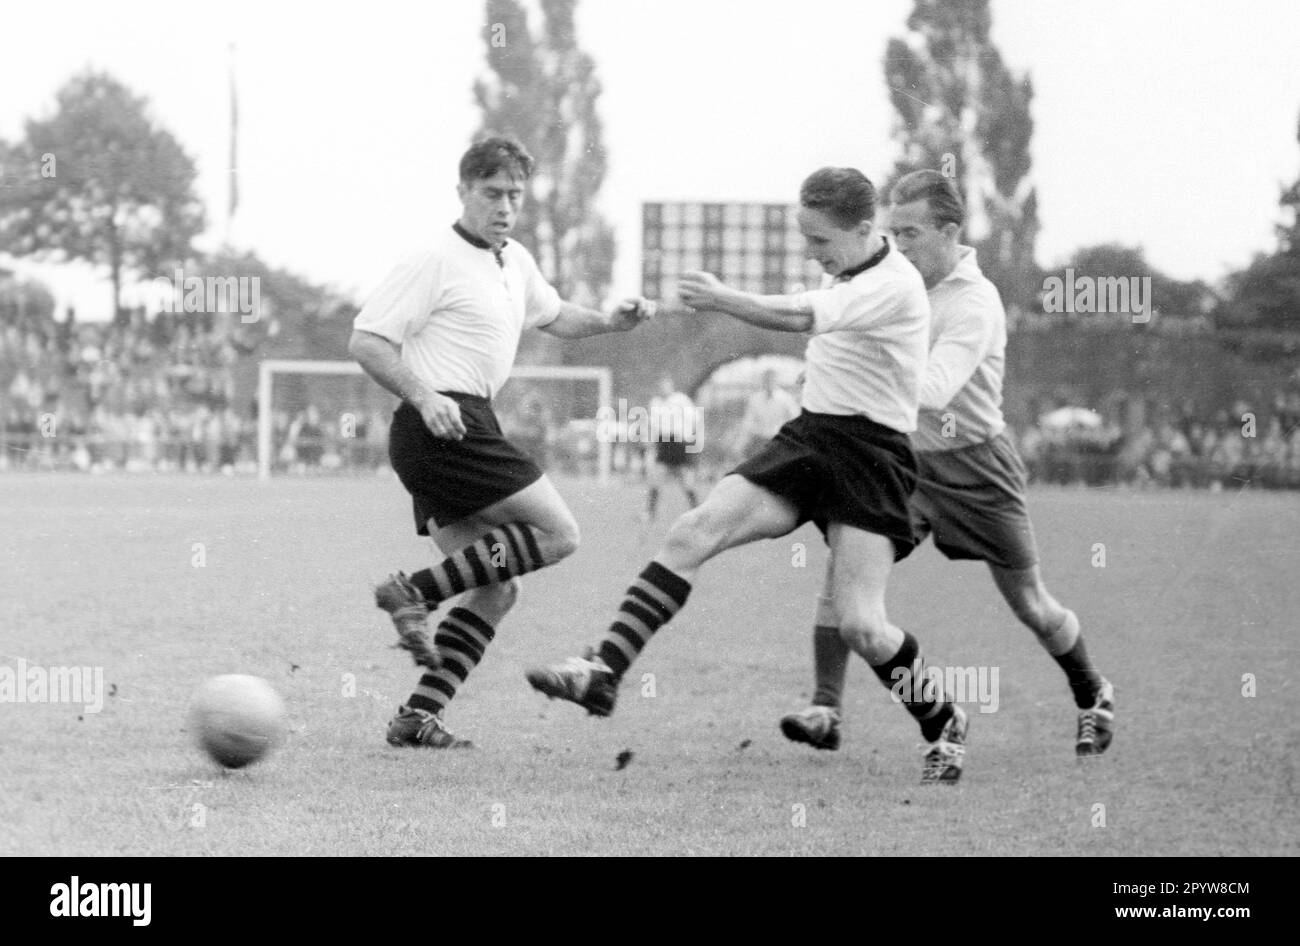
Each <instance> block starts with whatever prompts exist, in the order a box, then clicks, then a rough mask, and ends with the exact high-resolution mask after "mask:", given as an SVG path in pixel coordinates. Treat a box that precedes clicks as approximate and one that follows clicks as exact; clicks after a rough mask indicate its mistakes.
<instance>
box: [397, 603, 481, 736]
mask: <svg viewBox="0 0 1300 946" xmlns="http://www.w3.org/2000/svg"><path fill="white" fill-rule="evenodd" d="M495 635H496V629H495V628H493V627H492V625H491V624H489V623H488V622H487V621H485V620H483V619H482V618H481V617H479V616H478V615H477V614H475V613H474V612H473V611H470V610H469V609H468V608H452V609H451V610H450V611H448V612H447V616H446V617H444V618H443V619H442V622H441V623H440V624H439V625H438V631H437V633H436V634H435V635H434V638H433V644H434V646H435V647H436V648H437V649H438V656H440V657H441V658H442V666H441V667H439V668H438V669H437V670H432V671H427V672H425V674H424V676H422V677H420V682H419V683H417V684H416V685H415V692H414V693H412V694H411V698H410V699H409V700H407V705H408V706H410V707H411V708H412V709H422V710H428V711H429V712H431V713H441V712H442V710H443V708H444V707H445V706H446V705H447V704H448V703H450V702H451V699H452V697H454V696H455V695H456V688H457V687H459V686H460V685H461V684H462V683H464V682H465V678H466V677H468V676H469V672H470V671H471V670H473V669H474V668H475V667H477V666H478V662H479V661H480V660H482V659H483V652H484V651H485V650H487V646H488V644H490V643H492V638H493V637H494V636H495Z"/></svg>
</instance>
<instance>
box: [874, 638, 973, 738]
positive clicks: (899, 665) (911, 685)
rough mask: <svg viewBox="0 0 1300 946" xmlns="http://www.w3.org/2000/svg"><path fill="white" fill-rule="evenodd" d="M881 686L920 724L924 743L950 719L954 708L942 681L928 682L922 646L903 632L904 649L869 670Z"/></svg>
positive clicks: (937, 733) (937, 732)
mask: <svg viewBox="0 0 1300 946" xmlns="http://www.w3.org/2000/svg"><path fill="white" fill-rule="evenodd" d="M871 669H872V670H874V671H875V672H876V676H877V677H879V678H880V682H881V683H883V684H884V685H885V686H887V687H889V691H890V693H891V694H892V695H893V696H894V697H895V699H897V700H898V701H899V702H901V703H902V704H903V706H904V707H905V708H906V709H907V711H908V712H909V713H910V714H911V715H912V718H913V719H915V720H916V721H917V722H918V723H920V724H921V735H922V736H923V737H924V738H925V741H926V742H934V741H935V740H936V739H938V738H939V734H940V733H941V732H943V727H944V726H946V725H948V720H949V719H951V718H952V712H953V706H952V703H951V702H949V700H948V696H947V694H946V693H944V692H943V681H942V680H935V681H934V682H933V683H931V682H930V680H929V678H927V675H926V672H925V661H923V660H922V659H921V645H920V644H919V643H918V642H917V640H916V638H915V637H913V636H912V635H911V634H909V633H907V632H906V631H904V632H903V646H902V647H900V648H898V653H896V654H894V656H893V657H891V658H890V659H889V660H888V661H886V662H885V663H883V664H880V665H879V666H873V667H872V668H871Z"/></svg>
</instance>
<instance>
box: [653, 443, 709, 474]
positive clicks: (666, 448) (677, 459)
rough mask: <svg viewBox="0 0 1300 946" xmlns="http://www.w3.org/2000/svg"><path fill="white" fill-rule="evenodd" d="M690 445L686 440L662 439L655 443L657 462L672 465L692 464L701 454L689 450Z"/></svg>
mask: <svg viewBox="0 0 1300 946" xmlns="http://www.w3.org/2000/svg"><path fill="white" fill-rule="evenodd" d="M689 446H691V444H689V443H687V442H686V441H685V440H661V441H659V442H658V443H656V444H655V462H656V463H662V464H663V465H664V466H671V467H682V466H690V465H691V464H692V463H694V462H695V458H696V457H697V456H699V454H698V453H691V452H690V451H689V450H687V449H686V448H687V447H689Z"/></svg>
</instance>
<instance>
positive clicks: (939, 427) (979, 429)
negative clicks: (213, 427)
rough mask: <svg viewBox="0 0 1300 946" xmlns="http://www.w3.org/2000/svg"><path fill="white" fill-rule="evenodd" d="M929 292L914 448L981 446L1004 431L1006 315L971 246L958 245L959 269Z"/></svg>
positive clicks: (951, 448)
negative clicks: (927, 340)
mask: <svg viewBox="0 0 1300 946" xmlns="http://www.w3.org/2000/svg"><path fill="white" fill-rule="evenodd" d="M928 295H929V298H930V357H929V359H928V360H927V362H926V369H925V375H924V377H923V379H922V381H921V410H920V412H919V414H918V417H917V428H916V430H915V432H913V433H912V435H911V436H912V447H913V448H914V449H915V450H918V451H920V452H932V451H938V450H956V449H957V448H959V447H967V446H970V445H972V444H976V443H982V442H984V441H985V440H988V439H990V438H991V437H995V436H997V435H998V434H999V433H1001V432H1002V430H1003V429H1004V428H1005V427H1006V421H1004V420H1003V418H1002V378H1003V373H1004V370H1005V365H1006V348H1007V316H1006V311H1005V310H1004V309H1003V308H1002V297H1001V296H1000V295H998V290H997V287H996V286H994V285H993V283H991V282H989V280H988V279H987V278H986V277H985V276H984V274H983V273H982V272H981V271H980V268H979V264H978V263H977V262H976V260H975V250H974V249H972V248H971V247H969V246H963V247H960V256H959V258H958V262H957V266H956V268H954V269H953V271H952V272H951V273H949V274H948V276H947V277H946V278H945V279H943V280H942V281H941V282H939V283H938V284H937V285H936V286H934V287H933V288H931V289H930V290H929V292H928Z"/></svg>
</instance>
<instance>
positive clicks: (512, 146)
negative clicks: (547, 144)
mask: <svg viewBox="0 0 1300 946" xmlns="http://www.w3.org/2000/svg"><path fill="white" fill-rule="evenodd" d="M500 171H505V172H506V173H507V174H509V175H510V176H511V177H518V178H522V179H523V180H525V181H526V180H528V178H530V177H531V176H532V174H533V156H532V155H531V154H529V153H528V150H527V149H526V148H525V147H524V146H523V144H521V143H520V141H519V139H518V138H514V137H511V136H508V135H489V136H488V137H486V138H484V139H483V140H481V141H477V142H475V143H474V144H473V145H471V146H470V149H469V150H468V151H466V152H465V154H464V156H463V157H462V158H461V159H460V179H461V181H463V182H464V183H466V184H468V183H469V182H470V181H477V180H481V179H483V178H485V177H493V176H494V175H496V174H497V173H498V172H500Z"/></svg>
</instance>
